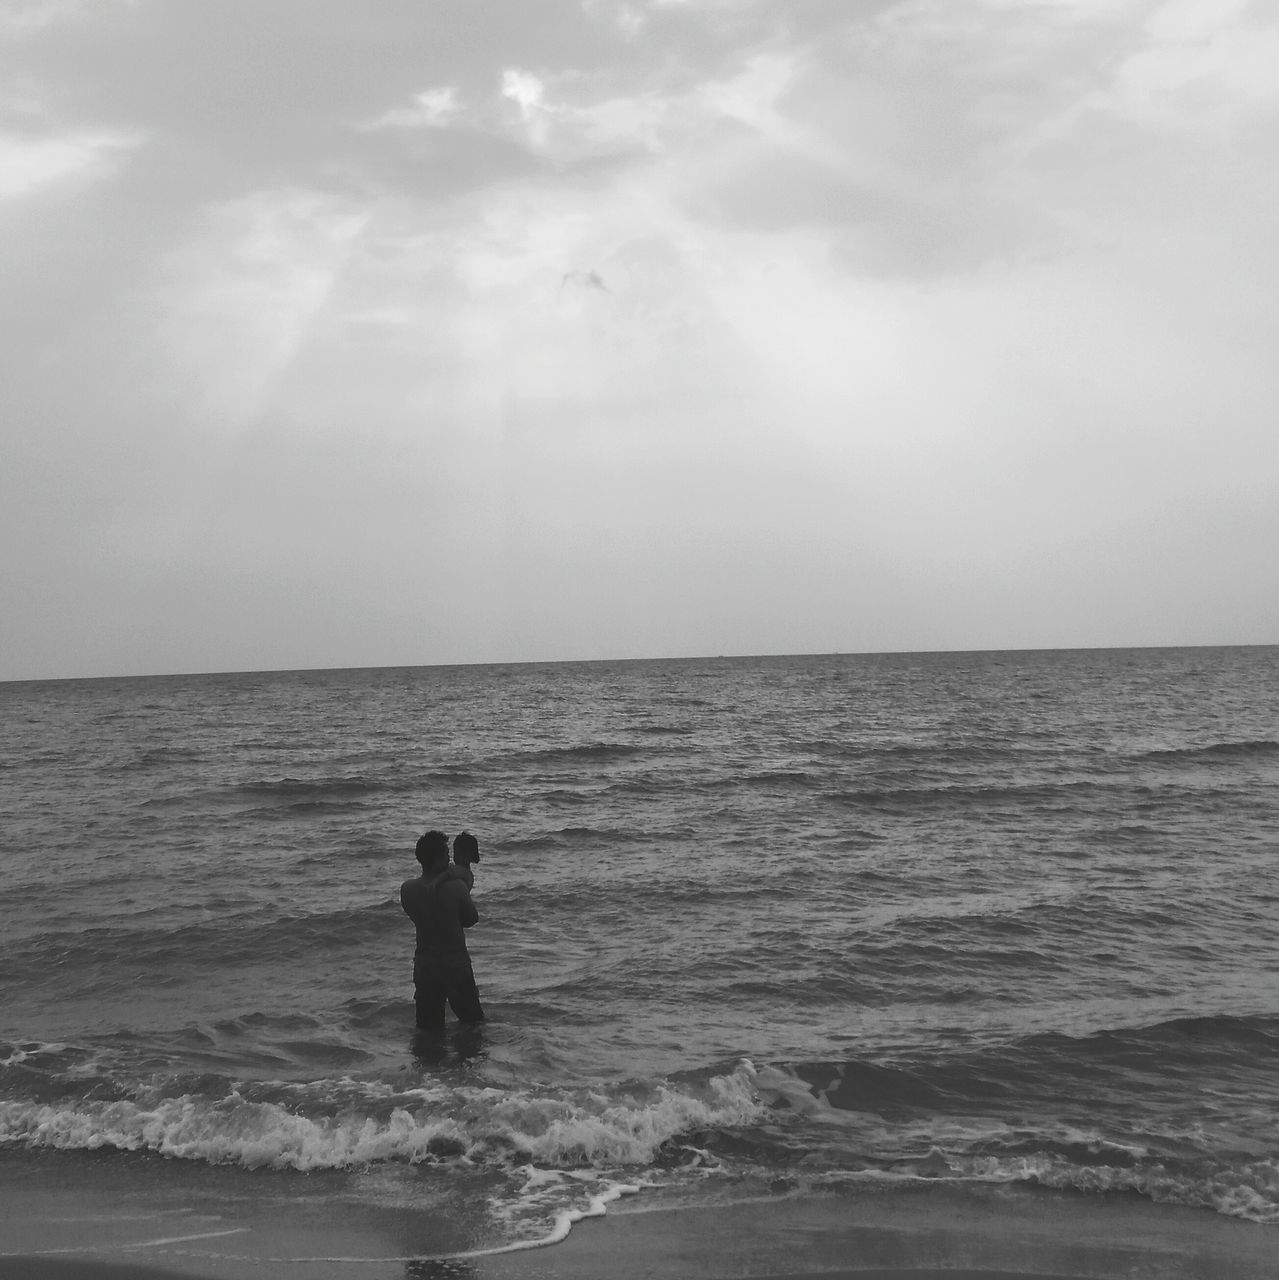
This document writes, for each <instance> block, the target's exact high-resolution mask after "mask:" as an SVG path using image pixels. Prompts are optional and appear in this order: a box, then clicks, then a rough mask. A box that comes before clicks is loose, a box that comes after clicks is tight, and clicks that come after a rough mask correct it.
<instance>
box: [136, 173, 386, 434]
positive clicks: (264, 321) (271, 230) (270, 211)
mask: <svg viewBox="0 0 1279 1280" xmlns="http://www.w3.org/2000/svg"><path fill="white" fill-rule="evenodd" d="M366 221H367V213H366V212H364V211H363V210H361V209H360V208H358V207H356V206H352V205H349V204H344V203H341V202H338V201H335V200H334V199H332V198H331V197H327V196H323V195H319V194H317V193H314V192H310V191H307V190H305V189H301V188H285V189H281V190H277V191H265V192H259V193H256V194H254V195H252V196H247V197H245V198H243V199H240V200H235V201H231V202H228V203H226V204H224V205H221V206H219V207H217V208H215V209H212V210H210V211H209V212H208V214H207V215H206V216H205V219H204V225H203V227H202V229H201V231H200V234H199V235H198V236H197V237H196V238H195V239H194V240H192V241H190V242H188V243H187V244H185V245H183V246H182V247H181V248H179V249H176V250H174V251H173V252H171V253H170V254H169V255H167V256H166V258H165V259H164V260H163V261H162V263H161V264H160V267H159V276H158V283H157V284H156V286H155V288H154V290H153V291H152V292H151V293H150V295H149V296H147V297H144V298H143V300H142V301H141V302H140V303H139V308H140V312H141V315H140V319H141V321H142V322H143V323H146V322H147V321H148V320H150V321H152V322H154V323H155V325H156V326H157V328H158V331H159V338H160V341H161V342H162V343H163V345H164V347H165V349H166V351H167V352H168V361H169V364H168V369H167V370H163V371H158V376H159V377H160V379H161V381H162V382H168V383H170V384H171V386H170V390H169V393H170V394H174V395H175V396H179V397H181V398H182V399H184V400H186V401H187V406H188V407H187V410H186V412H187V415H188V416H189V415H190V414H191V413H192V412H194V413H195V414H196V415H197V416H200V417H202V418H203V419H204V420H205V421H206V422H208V423H212V424H215V425H218V426H220V427H221V428H223V429H226V428H230V429H235V428H239V427H243V426H244V425H245V424H246V423H247V422H248V421H250V420H251V419H252V418H253V417H255V416H256V415H258V414H260V413H262V412H263V411H264V409H265V408H266V406H267V405H268V404H269V402H270V397H271V394H272V391H273V389H274V388H275V387H276V385H277V383H278V381H279V380H280V379H281V378H282V377H283V376H284V375H285V374H286V373H287V370H288V368H289V365H290V363H291V361H292V360H293V359H294V357H295V356H296V355H297V353H298V351H299V350H300V349H301V348H302V346H303V344H304V343H305V341H306V340H307V335H308V333H309V332H310V329H311V326H312V325H313V324H314V323H315V322H316V321H317V319H318V318H319V317H321V316H322V314H323V312H324V310H325V307H326V304H327V302H328V300H329V298H330V295H331V292H332V290H333V288H334V286H335V283H336V281H337V280H338V278H339V277H340V274H341V272H342V270H343V267H344V265H345V263H346V261H347V260H348V258H349V255H350V253H351V251H352V249H353V247H354V244H355V242H356V240H357V237H358V236H359V234H360V232H361V230H362V228H363V227H364V225H365V224H366Z"/></svg>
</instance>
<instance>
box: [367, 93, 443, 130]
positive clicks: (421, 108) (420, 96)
mask: <svg viewBox="0 0 1279 1280" xmlns="http://www.w3.org/2000/svg"><path fill="white" fill-rule="evenodd" d="M461 111H462V104H461V103H460V102H459V101H458V96H457V90H456V89H455V88H453V87H451V86H448V87H445V88H440V89H424V90H423V91H422V92H421V93H417V94H414V96H413V103H412V105H411V106H408V107H395V108H393V109H392V110H390V111H387V112H386V113H385V114H384V115H381V116H379V117H378V118H377V119H376V120H375V121H373V123H372V124H370V125H368V126H366V127H367V128H370V129H443V128H446V127H447V126H448V125H449V124H451V123H452V122H453V121H454V120H456V119H457V118H458V116H459V115H460V114H461Z"/></svg>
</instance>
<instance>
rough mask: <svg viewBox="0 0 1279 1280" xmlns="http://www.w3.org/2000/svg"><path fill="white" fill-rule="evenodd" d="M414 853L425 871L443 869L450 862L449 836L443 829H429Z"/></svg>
mask: <svg viewBox="0 0 1279 1280" xmlns="http://www.w3.org/2000/svg"><path fill="white" fill-rule="evenodd" d="M413 853H414V856H415V857H416V858H417V860H418V861H419V862H420V863H421V864H422V870H423V871H443V870H444V868H445V867H447V866H448V864H449V838H448V836H446V835H445V834H444V832H443V831H428V832H427V833H426V835H424V836H423V837H422V838H421V839H420V840H419V841H418V842H417V848H416V849H415V850H414V851H413Z"/></svg>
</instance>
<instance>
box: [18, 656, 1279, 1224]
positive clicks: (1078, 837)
mask: <svg viewBox="0 0 1279 1280" xmlns="http://www.w3.org/2000/svg"><path fill="white" fill-rule="evenodd" d="M0 712H2V714H3V718H2V720H0V841H2V845H0V858H2V859H3V863H2V865H3V867H4V882H3V883H4V902H5V910H4V913H3V917H0V921H2V922H0V985H2V987H3V991H4V997H3V1006H2V1010H0V1146H3V1148H4V1149H5V1150H6V1152H7V1158H10V1159H23V1158H32V1159H34V1158H36V1157H37V1156H40V1157H41V1158H45V1157H46V1156H47V1153H48V1151H49V1149H51V1148H54V1149H60V1150H61V1151H62V1152H63V1153H65V1158H67V1159H72V1158H74V1155H73V1153H74V1152H76V1151H79V1150H87V1149H92V1150H101V1149H103V1148H105V1149H107V1150H112V1149H117V1150H118V1151H119V1152H120V1155H119V1156H118V1159H119V1160H121V1161H129V1160H137V1159H141V1158H155V1157H156V1156H157V1155H165V1156H170V1157H175V1158H176V1157H182V1158H185V1159H187V1160H189V1161H193V1162H196V1163H199V1164H202V1165H207V1164H214V1163H216V1164H225V1165H227V1166H229V1167H230V1168H232V1169H239V1170H241V1171H242V1175H243V1177H244V1178H245V1179H252V1178H254V1177H260V1176H262V1172H263V1171H264V1170H271V1171H276V1170H284V1171H285V1172H286V1174H287V1173H288V1171H302V1170H311V1171H316V1170H334V1171H346V1173H347V1175H349V1176H350V1177H354V1178H356V1179H357V1181H359V1183H360V1185H361V1186H366V1187H368V1186H373V1187H375V1188H376V1195H377V1196H379V1197H383V1198H384V1197H386V1196H387V1195H388V1194H391V1193H390V1192H388V1187H392V1186H393V1187H394V1196H395V1197H397V1198H398V1201H399V1202H406V1203H409V1204H412V1203H414V1202H415V1201H414V1197H418V1196H420V1197H421V1200H422V1203H423V1204H424V1205H426V1204H427V1203H428V1202H429V1203H430V1204H432V1205H435V1206H437V1207H438V1204H439V1203H440V1197H442V1196H443V1197H445V1198H446V1199H448V1198H449V1197H453V1200H452V1201H450V1202H451V1203H455V1204H456V1205H457V1206H459V1210H458V1211H459V1212H462V1210H461V1208H460V1206H461V1205H463V1203H465V1205H466V1208H465V1214H466V1215H469V1217H468V1218H467V1220H468V1222H469V1223H470V1226H469V1227H468V1232H469V1234H468V1235H467V1239H468V1240H469V1241H472V1242H473V1241H475V1240H483V1241H487V1242H489V1243H493V1242H496V1243H499V1244H500V1243H502V1242H504V1241H511V1240H521V1239H532V1238H540V1237H544V1236H545V1235H546V1234H547V1233H548V1232H550V1231H552V1230H553V1229H555V1224H556V1222H557V1221H558V1222H559V1223H560V1224H561V1228H562V1224H563V1222H564V1221H565V1220H566V1219H565V1217H564V1215H566V1214H569V1213H572V1212H577V1211H580V1210H581V1209H582V1207H583V1206H584V1205H585V1204H587V1203H588V1202H589V1200H590V1198H591V1197H599V1196H606V1195H608V1194H610V1191H611V1189H613V1188H616V1187H617V1186H618V1185H619V1184H622V1183H628V1184H634V1185H639V1184H644V1187H645V1189H644V1191H643V1192H642V1194H648V1195H662V1196H666V1197H673V1198H674V1199H675V1201H676V1202H679V1201H680V1200H684V1201H687V1202H689V1203H693V1202H696V1201H697V1200H698V1198H699V1197H705V1196H707V1195H722V1194H731V1192H732V1190H733V1188H747V1187H758V1186H774V1187H776V1186H787V1187H794V1186H803V1185H823V1186H828V1185H831V1184H843V1183H857V1182H858V1181H865V1180H881V1181H882V1180H884V1179H896V1180H903V1181H907V1182H909V1181H910V1180H913V1179H926V1180H935V1179H938V1178H948V1179H954V1180H960V1181H1026V1182H1033V1183H1038V1184H1042V1185H1045V1186H1050V1187H1060V1188H1064V1189H1068V1190H1077V1191H1090V1190H1105V1189H1132V1190H1136V1191H1138V1192H1140V1193H1142V1194H1144V1195H1146V1196H1149V1197H1151V1198H1154V1199H1158V1200H1165V1201H1172V1202H1176V1203H1182V1204H1185V1205H1187V1206H1188V1207H1191V1208H1197V1209H1200V1210H1203V1211H1208V1210H1216V1211H1218V1212H1222V1213H1227V1214H1232V1215H1236V1216H1241V1217H1245V1218H1251V1219H1253V1220H1256V1221H1258V1222H1269V1223H1273V1222H1277V1221H1279V1074H1277V1073H1276V1072H1275V1070H1274V1063H1275V1061H1276V1051H1277V1050H1279V923H1277V921H1276V902H1277V900H1279V872H1277V871H1276V866H1277V865H1279V857H1277V854H1279V835H1276V832H1279V650H1277V649H1274V648H1247V649H1193V650H1162V651H1153V650H1131V651H1077V652H1056V653H1047V652H1043V653H1008V654H997V653H988V654H949V655H894V656H878V657H875V656H822V657H805V658H763V659H718V660H700V661H693V660H687V661H669V662H626V663H589V664H550V665H528V666H509V667H500V666H498V667H471V668H466V667H454V668H412V669H384V670H365V671H327V672H296V673H268V674H253V675H220V676H219V675H211V676H195V677H171V678H154V679H140V680H99V681H63V682H43V683H21V684H8V685H0ZM427 826H438V827H442V828H444V829H446V830H448V831H450V832H455V831H457V830H459V829H460V828H462V827H463V826H465V827H468V828H469V829H470V830H472V831H474V832H476V833H477V834H478V835H479V837H480V841H481V847H482V851H483V861H482V862H481V864H480V866H479V867H478V868H477V882H476V890H475V896H476V901H477V904H478V906H479V908H480V912H481V916H482V919H481V923H480V925H479V926H477V928H476V929H475V930H473V937H472V953H473V956H474V959H475V968H476V973H477V977H478V979H479V982H480V987H481V992H482V995H483V997H484V1002H485V1006H486V1008H487V1009H488V1011H489V1014H490V1019H491V1020H490V1022H489V1023H488V1024H487V1025H486V1026H485V1027H484V1028H483V1030H482V1032H481V1033H480V1034H479V1036H478V1037H468V1036H466V1035H465V1034H462V1033H461V1032H459V1031H454V1032H452V1033H451V1034H450V1038H449V1039H448V1041H447V1042H446V1043H445V1044H444V1045H430V1044H426V1045H424V1044H423V1043H422V1042H420V1041H417V1042H415V1041H414V1038H413V1032H412V1027H411V1023H412V1004H411V995H412V991H411V951H412V928H411V926H410V925H409V923H408V921H407V920H406V919H405V918H404V917H403V915H402V914H401V912H400V910H399V907H398V905H397V904H396V901H395V891H396V889H397V887H398V884H399V881H400V880H401V879H403V878H404V877H406V876H408V875H410V874H413V873H414V871H415V864H414V863H413V861H412V847H413V842H414V840H415V838H416V836H417V835H418V834H420V832H421V831H422V830H423V829H425V827H427ZM130 1153H134V1154H130ZM136 1153H151V1154H150V1155H149V1156H145V1155H138V1154H136ZM60 1158H62V1157H60ZM295 1176H296V1175H295ZM477 1189H482V1194H479V1195H477ZM369 1194H374V1192H372V1191H371V1192H369ZM477 1205H478V1206H479V1207H477ZM424 1211H425V1210H424Z"/></svg>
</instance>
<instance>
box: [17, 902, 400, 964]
mask: <svg viewBox="0 0 1279 1280" xmlns="http://www.w3.org/2000/svg"><path fill="white" fill-rule="evenodd" d="M279 910H280V908H279V907H278V906H275V905H271V906H263V907H259V908H257V909H256V910H254V911H252V912H247V913H244V914H242V915H239V916H235V917H231V918H229V919H220V920H211V921H199V922H196V923H187V924H181V925H175V926H172V927H169V928H162V929H155V928H152V929H146V928H142V929H138V928H129V927H127V926H125V925H104V926H102V927H99V928H93V929H78V930H75V931H74V932H66V933H47V934H43V935H40V936H39V937H37V938H34V939H32V940H31V942H30V944H29V945H28V946H26V947H25V948H24V947H15V948H13V949H11V951H10V952H9V953H8V954H7V956H6V957H5V959H6V961H7V964H6V966H5V970H4V971H5V972H6V974H7V975H8V976H9V977H10V978H15V977H18V976H21V975H26V974H33V975H40V974H42V973H44V972H45V971H46V970H47V969H49V968H50V967H54V966H56V967H58V968H61V969H64V970H69V971H72V972H82V973H84V974H86V975H92V974H93V973H94V972H95V971H96V970H97V969H98V968H99V967H101V966H103V965H105V964H109V963H111V962H113V961H118V962H119V963H121V964H124V965H127V966H129V968H130V970H131V971H132V972H134V973H136V972H137V971H138V970H140V969H147V970H150V971H153V972H156V973H164V972H165V971H166V970H167V969H168V968H169V967H170V966H172V965H175V964H177V965H181V966H182V967H184V968H188V967H191V966H199V965H214V964H216V965H225V964H227V963H229V962H232V961H235V960H237V959H250V960H253V961H255V962H263V961H269V960H270V959H271V957H273V956H291V955H296V954H298V952H299V951H300V949H301V948H303V947H305V946H307V945H310V944H317V945H321V946H322V947H323V948H324V950H326V951H332V950H335V949H337V948H340V947H350V946H362V945H367V944H368V943H369V942H371V941H373V940H375V939H377V938H379V937H380V936H381V935H382V934H383V932H384V930H385V926H386V921H387V919H397V920H398V919H399V914H400V907H399V904H398V903H396V902H394V901H392V900H390V899H389V898H388V899H383V900H381V901H379V902H376V903H371V904H367V905H362V906H355V907H344V908H341V909H339V910H336V911H327V912H317V913H312V914H309V915H286V916H280V915H279Z"/></svg>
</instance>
